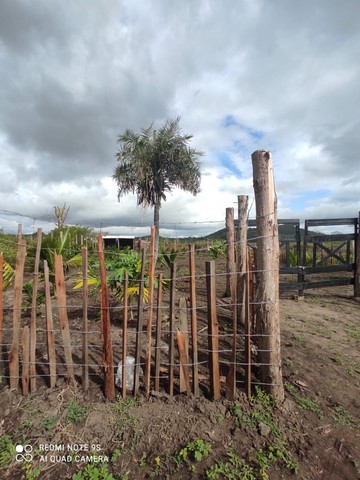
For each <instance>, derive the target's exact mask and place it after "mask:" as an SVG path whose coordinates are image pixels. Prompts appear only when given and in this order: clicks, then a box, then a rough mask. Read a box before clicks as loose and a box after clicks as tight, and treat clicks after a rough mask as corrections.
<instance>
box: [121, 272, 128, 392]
mask: <svg viewBox="0 0 360 480" xmlns="http://www.w3.org/2000/svg"><path fill="white" fill-rule="evenodd" d="M128 287H129V274H128V272H127V271H125V272H124V303H123V312H124V314H123V331H122V371H121V376H122V398H126V387H127V385H126V355H127V351H126V350H127V327H128V303H129V302H128V300H129V299H128Z"/></svg>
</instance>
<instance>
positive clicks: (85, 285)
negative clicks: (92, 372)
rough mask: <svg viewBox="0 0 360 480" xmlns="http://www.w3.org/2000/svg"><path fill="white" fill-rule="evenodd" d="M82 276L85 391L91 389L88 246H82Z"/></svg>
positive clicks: (82, 356)
mask: <svg viewBox="0 0 360 480" xmlns="http://www.w3.org/2000/svg"><path fill="white" fill-rule="evenodd" d="M81 254H82V277H83V332H82V338H81V340H82V354H81V358H82V369H81V372H82V373H81V380H82V388H83V391H84V392H87V390H88V389H89V345H88V341H89V333H88V297H89V285H88V251H87V248H86V247H84V246H83V247H82V249H81Z"/></svg>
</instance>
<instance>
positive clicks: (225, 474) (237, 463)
mask: <svg viewBox="0 0 360 480" xmlns="http://www.w3.org/2000/svg"><path fill="white" fill-rule="evenodd" d="M227 456H228V460H227V461H226V462H218V463H216V464H215V465H213V466H212V467H211V468H210V469H209V470H207V471H206V478H207V479H208V480H219V479H226V480H256V478H257V477H256V474H255V471H254V469H253V467H252V466H251V465H249V464H248V463H246V462H245V461H244V460H242V459H241V458H239V457H238V456H237V455H235V453H233V452H229V453H228V455H227Z"/></svg>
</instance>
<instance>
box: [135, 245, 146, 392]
mask: <svg viewBox="0 0 360 480" xmlns="http://www.w3.org/2000/svg"><path fill="white" fill-rule="evenodd" d="M144 282H145V249H142V250H141V271H140V280H139V300H138V311H137V325H136V340H135V369H134V396H136V395H137V394H138V391H139V377H140V355H141V347H142V329H143V321H144V288H145V285H144Z"/></svg>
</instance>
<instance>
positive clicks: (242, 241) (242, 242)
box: [237, 195, 249, 326]
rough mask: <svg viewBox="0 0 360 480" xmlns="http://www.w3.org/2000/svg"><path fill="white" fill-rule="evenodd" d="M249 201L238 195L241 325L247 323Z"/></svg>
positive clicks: (238, 299) (238, 296)
mask: <svg viewBox="0 0 360 480" xmlns="http://www.w3.org/2000/svg"><path fill="white" fill-rule="evenodd" d="M248 201H249V197H248V196H247V195H238V248H237V252H238V255H237V271H238V281H237V285H238V288H237V301H238V319H239V322H240V323H241V325H243V326H244V325H245V316H246V313H245V310H246V309H245V303H246V301H245V296H246V272H247V231H248V218H247V215H248V212H247V210H248Z"/></svg>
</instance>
